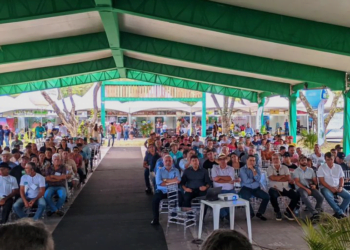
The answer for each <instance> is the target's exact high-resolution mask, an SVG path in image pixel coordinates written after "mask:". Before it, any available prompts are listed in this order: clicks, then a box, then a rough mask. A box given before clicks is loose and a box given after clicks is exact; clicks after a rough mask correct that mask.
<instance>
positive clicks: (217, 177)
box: [211, 153, 241, 219]
mask: <svg viewBox="0 0 350 250" xmlns="http://www.w3.org/2000/svg"><path fill="white" fill-rule="evenodd" d="M226 159H227V155H225V154H223V153H221V154H220V155H219V157H218V162H219V165H213V168H212V169H211V177H212V179H213V186H214V188H216V187H221V188H222V189H221V193H225V194H227V193H236V191H235V183H236V182H240V181H241V180H240V179H239V178H238V177H237V176H236V174H235V170H234V169H233V167H230V166H228V165H227V162H226ZM228 215H229V211H228V208H225V209H221V210H220V217H221V218H222V219H223V218H225V217H226V218H227V219H229V218H228Z"/></svg>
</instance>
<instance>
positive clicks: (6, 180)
mask: <svg viewBox="0 0 350 250" xmlns="http://www.w3.org/2000/svg"><path fill="white" fill-rule="evenodd" d="M10 170H11V168H10V166H9V165H8V164H7V163H5V162H2V163H0V207H2V213H1V220H0V224H5V223H6V222H7V220H8V218H9V215H10V212H11V209H12V205H13V197H14V196H16V195H17V194H18V184H17V181H16V178H15V177H13V176H11V175H9V173H10Z"/></svg>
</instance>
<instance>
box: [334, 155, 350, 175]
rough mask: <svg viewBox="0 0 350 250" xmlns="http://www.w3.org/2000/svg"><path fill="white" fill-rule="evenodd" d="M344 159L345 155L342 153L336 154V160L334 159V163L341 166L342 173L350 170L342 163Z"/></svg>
mask: <svg viewBox="0 0 350 250" xmlns="http://www.w3.org/2000/svg"><path fill="white" fill-rule="evenodd" d="M344 159H345V154H344V153H343V152H338V153H337V158H335V162H336V163H337V164H339V165H340V166H341V168H342V169H343V171H347V170H350V168H349V167H348V165H346V163H345V162H344Z"/></svg>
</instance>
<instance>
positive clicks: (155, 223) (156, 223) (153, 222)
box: [151, 220, 159, 226]
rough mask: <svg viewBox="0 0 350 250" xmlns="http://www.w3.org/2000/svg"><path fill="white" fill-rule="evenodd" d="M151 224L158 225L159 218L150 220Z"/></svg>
mask: <svg viewBox="0 0 350 250" xmlns="http://www.w3.org/2000/svg"><path fill="white" fill-rule="evenodd" d="M151 225H153V226H157V225H159V220H152V221H151Z"/></svg>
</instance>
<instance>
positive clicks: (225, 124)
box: [211, 94, 234, 134]
mask: <svg viewBox="0 0 350 250" xmlns="http://www.w3.org/2000/svg"><path fill="white" fill-rule="evenodd" d="M211 97H212V98H213V101H214V103H215V106H216V108H217V109H218V110H219V114H220V116H221V127H222V133H223V134H228V133H229V132H230V120H231V119H230V118H231V114H232V110H233V106H234V100H233V99H231V103H230V109H229V106H228V102H229V98H230V97H228V96H224V103H223V108H221V107H220V105H219V102H218V100H217V99H216V96H215V95H214V94H212V95H211Z"/></svg>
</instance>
